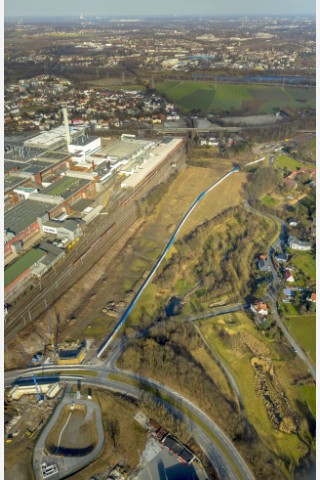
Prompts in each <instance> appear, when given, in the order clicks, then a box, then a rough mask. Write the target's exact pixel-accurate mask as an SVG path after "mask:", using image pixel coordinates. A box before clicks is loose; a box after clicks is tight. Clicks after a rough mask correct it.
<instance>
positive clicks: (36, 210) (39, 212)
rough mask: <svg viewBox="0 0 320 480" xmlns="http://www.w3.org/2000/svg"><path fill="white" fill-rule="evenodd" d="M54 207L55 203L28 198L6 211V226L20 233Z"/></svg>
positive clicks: (16, 233) (11, 230) (6, 228)
mask: <svg viewBox="0 0 320 480" xmlns="http://www.w3.org/2000/svg"><path fill="white" fill-rule="evenodd" d="M54 207H55V205H52V203H45V202H38V201H36V202H35V201H33V200H26V201H25V202H22V203H20V204H19V205H17V206H16V207H15V208H12V210H9V211H8V212H6V213H5V215H4V228H5V230H10V232H13V233H14V234H15V235H18V233H20V232H23V230H24V229H25V228H27V227H29V225H32V224H33V223H34V222H35V221H36V220H37V218H39V217H40V218H41V217H43V215H45V214H46V213H47V212H49V211H50V210H52V209H53V208H54Z"/></svg>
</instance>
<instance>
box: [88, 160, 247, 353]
mask: <svg viewBox="0 0 320 480" xmlns="http://www.w3.org/2000/svg"><path fill="white" fill-rule="evenodd" d="M238 171H239V167H235V168H233V169H232V170H230V172H228V173H226V174H225V175H223V177H221V178H220V180H218V181H217V182H216V183H214V184H213V185H211V187H209V188H208V189H207V190H204V191H203V192H202V193H200V195H199V196H198V197H197V198H196V200H195V201H194V202H193V204H192V205H191V206H190V208H189V210H188V211H187V212H186V213H185V214H184V216H183V217H182V220H181V221H180V223H179V224H178V226H177V228H176V229H175V231H174V232H173V234H172V236H171V238H170V240H169V242H168V243H167V245H166V247H165V248H164V250H163V252H162V254H161V255H160V257H159V259H158V261H157V263H156V264H155V266H154V267H153V269H152V270H151V272H150V273H149V275H148V276H147V278H146V279H145V281H144V282H143V284H142V285H141V287H140V288H139V289H138V291H137V293H136V294H135V296H134V297H133V299H132V301H131V303H130V305H129V306H128V308H127V309H126V311H125V312H124V314H123V316H122V317H121V319H120V320H119V322H118V323H117V325H116V327H115V328H114V330H113V332H112V333H110V335H109V336H108V337H107V338H106V339H105V341H104V342H103V344H102V345H101V347H100V348H99V350H98V353H97V357H98V358H100V357H101V355H102V354H103V352H104V351H105V350H106V348H107V347H108V346H109V345H110V343H111V342H112V340H113V338H114V337H115V335H116V334H117V332H118V331H119V330H120V328H121V327H122V325H123V324H124V323H125V321H126V320H127V318H128V316H129V315H130V313H131V312H132V309H133V308H134V306H135V304H136V303H137V301H138V300H139V297H140V296H141V294H142V292H143V290H144V289H145V288H146V286H147V285H148V284H149V282H150V280H151V278H152V277H153V275H154V274H155V273H156V271H157V270H158V268H159V266H160V264H161V263H162V261H163V259H164V258H165V256H166V254H167V253H168V251H169V249H170V248H171V246H172V244H173V242H174V241H175V239H176V237H177V235H178V233H179V231H180V230H181V228H182V226H183V225H184V223H185V221H186V220H187V218H188V217H189V215H190V214H191V212H192V211H193V210H194V209H195V207H196V206H197V205H198V203H199V202H200V201H201V200H202V199H203V197H204V196H205V195H206V194H207V193H209V192H210V191H211V190H213V189H214V188H215V187H217V186H218V185H219V184H220V183H221V182H223V180H225V179H226V178H227V177H229V175H232V174H233V173H235V172H238Z"/></svg>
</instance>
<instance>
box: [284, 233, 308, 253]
mask: <svg viewBox="0 0 320 480" xmlns="http://www.w3.org/2000/svg"><path fill="white" fill-rule="evenodd" d="M288 245H289V247H290V248H292V250H301V251H304V252H307V251H310V250H311V243H310V242H304V241H302V240H299V239H298V238H296V237H294V236H293V235H290V237H289V239H288Z"/></svg>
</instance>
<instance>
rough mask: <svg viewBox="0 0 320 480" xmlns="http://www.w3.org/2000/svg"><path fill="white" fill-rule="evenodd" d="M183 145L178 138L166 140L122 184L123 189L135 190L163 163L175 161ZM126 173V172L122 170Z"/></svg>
mask: <svg viewBox="0 0 320 480" xmlns="http://www.w3.org/2000/svg"><path fill="white" fill-rule="evenodd" d="M182 145H183V140H182V139H178V138H173V139H169V138H167V139H165V140H163V141H162V142H161V143H159V144H158V145H157V146H155V148H153V149H152V150H151V151H150V152H149V154H148V156H147V158H146V159H144V161H143V162H141V163H139V164H137V165H136V166H135V169H134V171H133V173H132V174H131V175H130V176H129V177H128V178H127V179H126V180H124V181H123V182H122V183H121V187H122V188H135V187H137V186H138V185H139V184H141V183H142V182H144V181H145V180H147V179H148V177H149V176H150V175H151V174H152V173H153V172H155V171H156V170H157V168H159V167H160V166H161V165H162V164H163V163H165V162H168V161H171V160H172V161H174V160H175V159H174V157H175V154H176V153H177V152H178V150H179V149H180V148H181V146H182ZM122 172H123V173H124V171H123V170H122Z"/></svg>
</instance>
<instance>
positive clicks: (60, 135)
mask: <svg viewBox="0 0 320 480" xmlns="http://www.w3.org/2000/svg"><path fill="white" fill-rule="evenodd" d="M69 131H70V135H71V136H72V135H73V134H74V133H80V132H82V131H83V127H82V128H77V127H69ZM65 139H66V131H65V127H64V125H60V127H56V128H53V129H52V130H49V131H47V132H43V133H40V135H37V136H36V137H33V138H30V139H28V140H26V141H25V142H24V145H25V146H26V147H29V146H30V147H40V148H50V147H51V146H53V145H55V144H56V143H58V142H59V141H65Z"/></svg>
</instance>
